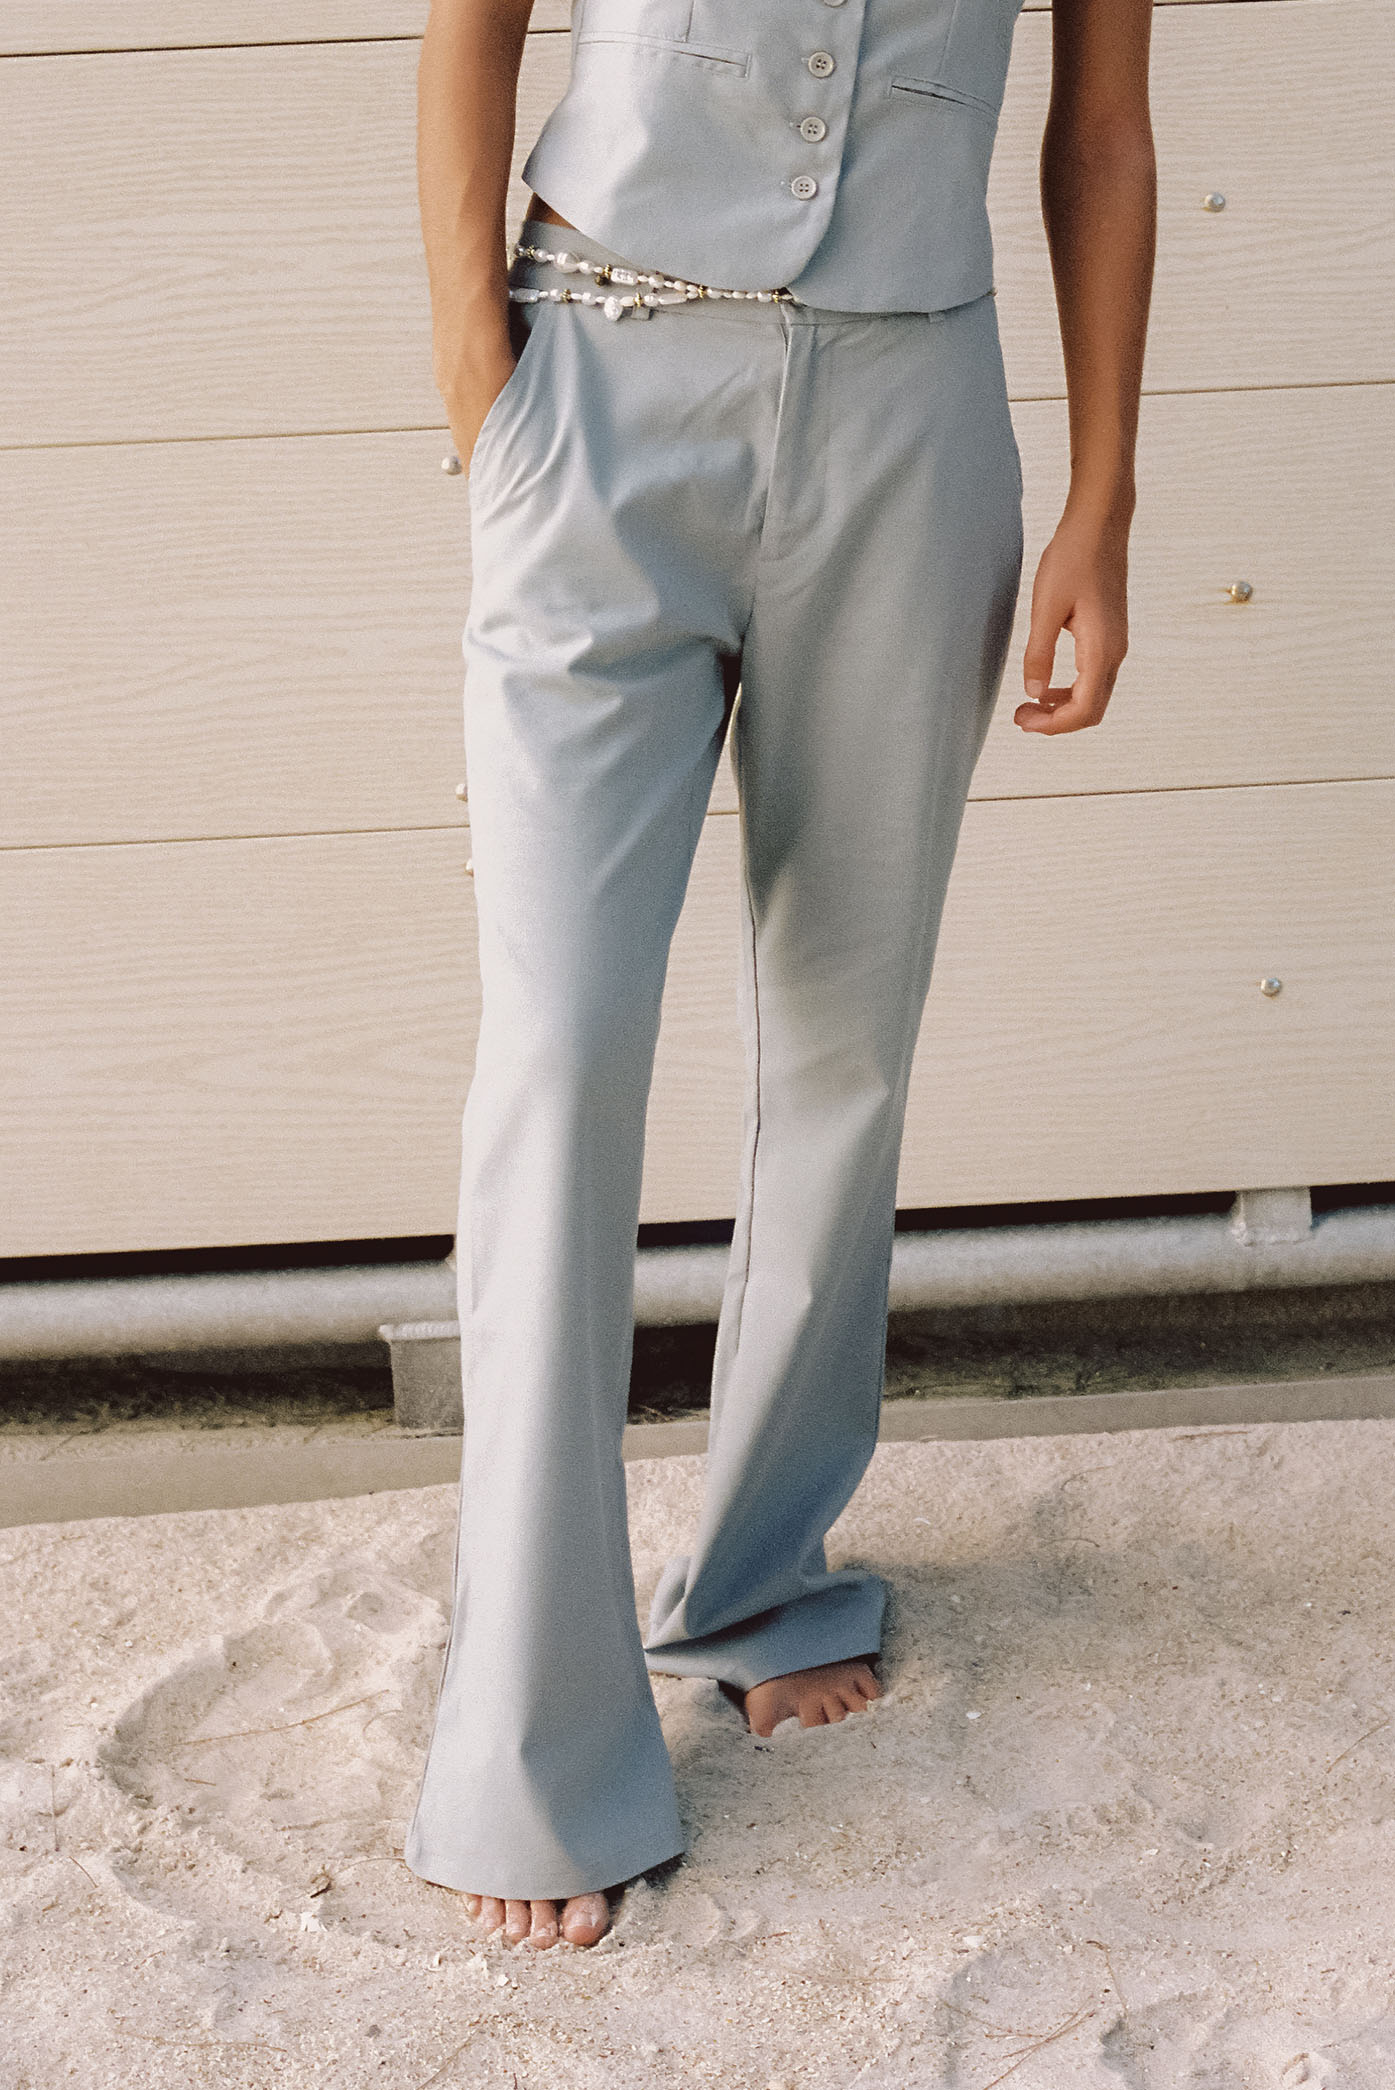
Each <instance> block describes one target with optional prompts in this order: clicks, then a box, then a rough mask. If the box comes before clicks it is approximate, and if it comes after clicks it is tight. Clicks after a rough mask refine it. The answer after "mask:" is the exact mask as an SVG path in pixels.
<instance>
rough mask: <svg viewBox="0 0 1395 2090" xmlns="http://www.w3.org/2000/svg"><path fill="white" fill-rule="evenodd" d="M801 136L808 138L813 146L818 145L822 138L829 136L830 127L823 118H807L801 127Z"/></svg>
mask: <svg viewBox="0 0 1395 2090" xmlns="http://www.w3.org/2000/svg"><path fill="white" fill-rule="evenodd" d="M799 135H800V137H801V138H807V139H808V141H809V143H810V144H811V145H817V144H818V142H819V140H820V139H821V138H826V137H827V136H828V125H827V124H826V123H825V122H824V120H823V118H822V117H821V116H806V117H805V119H804V121H803V122H802V123H801V124H800V126H799Z"/></svg>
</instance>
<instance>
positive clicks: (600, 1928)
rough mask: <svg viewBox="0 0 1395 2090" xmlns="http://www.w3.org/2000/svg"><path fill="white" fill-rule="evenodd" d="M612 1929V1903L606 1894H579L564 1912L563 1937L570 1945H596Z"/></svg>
mask: <svg viewBox="0 0 1395 2090" xmlns="http://www.w3.org/2000/svg"><path fill="white" fill-rule="evenodd" d="M609 1928H610V1903H609V1902H608V1901H607V1900H606V1898H605V1896H604V1894H577V1895H574V1896H573V1898H572V1899H571V1900H570V1901H569V1902H568V1903H567V1906H566V1908H565V1909H564V1910H563V1911H562V1935H563V1937H564V1938H565V1939H566V1940H567V1942H568V1944H569V1945H594V1944H595V1943H596V1942H597V1940H598V1939H600V1938H603V1937H604V1936H605V1934H606V1932H607V1930H608V1929H609Z"/></svg>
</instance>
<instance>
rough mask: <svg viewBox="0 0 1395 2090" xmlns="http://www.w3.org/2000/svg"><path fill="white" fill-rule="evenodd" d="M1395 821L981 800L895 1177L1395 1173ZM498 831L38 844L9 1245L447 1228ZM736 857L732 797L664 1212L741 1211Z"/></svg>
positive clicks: (686, 931)
mask: <svg viewBox="0 0 1395 2090" xmlns="http://www.w3.org/2000/svg"><path fill="white" fill-rule="evenodd" d="M1393 827H1395V784H1391V783H1365V784H1345V785H1310V786H1289V787H1277V788H1270V789H1263V790H1253V791H1212V792H1175V793H1159V794H1155V795H1144V796H1136V797H1130V798H1092V799H1078V800H1074V801H1063V800H1045V801H1043V800H1018V801H999V802H997V803H995V804H991V805H977V806H973V807H971V808H970V809H969V813H968V817H967V820H966V825H965V832H964V840H963V844H962V846H961V852H960V859H959V864H958V866H957V868H956V871H955V877H954V882H953V887H952V890H951V896H950V904H949V908H948V912H947V918H946V922H945V928H944V934H943V938H942V942H941V949H940V958H939V962H938V965H937V968H936V979H935V984H934V987H933V988H932V992H931V1006H930V1013H929V1016H928V1018H927V1024H926V1030H925V1034H924V1037H923V1039H922V1043H921V1048H920V1052H919V1054H918V1057H917V1063H916V1073H915V1079H914V1087H913V1093H912V1104H911V1112H910V1118H909V1122H908V1129H907V1142H906V1152H905V1165H904V1168H903V1172H902V1179H901V1189H900V1196H901V1202H902V1204H903V1205H907V1206H916V1205H930V1204H961V1203H962V1204H970V1203H979V1202H997V1201H1003V1202H1011V1201H1020V1200H1031V1199H1038V1198H1040V1199H1050V1198H1070V1197H1094V1196H1115V1195H1119V1196H1123V1195H1140V1194H1158V1193H1161V1192H1166V1191H1190V1190H1211V1189H1229V1188H1234V1187H1237V1186H1240V1185H1244V1186H1251V1185H1263V1184H1283V1183H1303V1182H1333V1181H1338V1182H1340V1181H1349V1180H1352V1179H1371V1180H1379V1179H1380V1178H1381V1177H1382V1176H1385V1175H1392V1174H1395V1122H1393V1121H1392V1119H1391V1115H1390V1111H1389V1096H1390V1093H1391V1086H1392V1079H1395V1039H1393V1038H1392V1031H1391V1026H1390V1023H1389V1009H1390V1006H1391V1002H1392V998H1395V957H1393V956H1392V950H1391V944H1390V937H1389V923H1390V920H1391V916H1392V911H1395V858H1393V857H1392V852H1391V849H1390V841H1389V837H1390V834H1391V832H1392V828H1393ZM467 847H468V842H467V838H466V837H465V836H463V835H461V834H459V833H450V832H436V833H425V834H404V835H353V836H338V837H304V838H291V839H277V840H269V841H256V842H226V843H220V842H204V843H194V844H184V845H165V846H159V847H151V848H145V847H131V848H116V849H72V850H23V851H12V852H8V853H7V854H6V855H5V856H4V858H3V859H0V884H3V888H4V891H3V905H0V925H3V927H2V928H0V934H2V935H3V937H4V939H5V942H6V945H7V946H8V947H7V948H5V949H3V950H0V963H2V964H3V968H4V970H3V977H4V978H5V980H6V982H7V984H8V985H9V986H10V988H11V1004H12V1011H13V1013H12V1017H11V1020H10V1022H9V1023H8V1024H7V1027H6V1033H5V1037H4V1040H3V1045H2V1046H0V1054H2V1057H0V1095H3V1097H4V1110H3V1120H2V1121H0V1173H3V1176H4V1179H5V1181H6V1184H7V1186H8V1188H7V1197H6V1200H5V1203H4V1207H3V1218H0V1226H2V1227H3V1232H0V1254H4V1255H42V1254H55V1255H56V1254H78V1253H91V1252H100V1251H110V1250H120V1249H135V1248H162V1247H163V1248H176V1247H195V1246H199V1245H203V1244H212V1243H220V1242H221V1243H232V1242H239V1241H275V1240H286V1241H291V1240H319V1239H330V1238H341V1239H350V1238H355V1237H359V1236H371V1235H378V1234H381V1235H392V1234H415V1233H429V1232H438V1231H440V1232H448V1231H450V1229H451V1227H452V1225H453V1202H452V1201H453V1197H454V1177H455V1170H456V1165H457V1156H458V1146H457V1131H458V1111H459V1105H460V1100H461V1097H462V1095H463V1091H464V1086H465V1082H466V1078H467V1070H468V1065H469V1059H470V1052H471V1048H472V1042H473V1034H474V1021H475V1014H476V999H475V997H476V989H475V977H474V966H473V960H472V956H471V946H470V936H469V927H468V910H469V895H470V888H469V883H468V880H466V879H465V878H464V876H463V875H462V873H463V861H464V856H465V852H466V849H467ZM736 849H737V833H736V822H735V821H734V820H733V819H730V818H717V819H713V820H710V821H709V822H708V826H707V832H706V834H705V836H704V838H703V843H702V846H701V849H700V851H699V856H698V863H697V866H696V868H695V871H694V876H693V883H692V887H691V889H690V893H689V902H688V906H687V908H686V909H685V913H684V919H683V921H682V923H681V924H680V927H679V932H678V937H677V939H676V941H675V947H674V952H673V960H672V965H671V968H670V981H669V992H668V996H667V999H666V1002H665V1013H664V1028H663V1035H662V1039H661V1044H660V1051H659V1058H658V1064H657V1067H656V1073H655V1084H654V1091H653V1098H652V1107H651V1112H650V1150H649V1160H648V1169H647V1173H646V1183H645V1197H644V1217H645V1218H646V1219H648V1220H655V1221H659V1220H679V1219H701V1218H720V1217H722V1216H725V1215H729V1214H730V1212H731V1210H732V1206H733V1202H734V1195H735V1190H734V1186H735V1182H736V1168H737V1156H738V1142H739V1131H740V1104H741V1082H742V1074H741V1055H740V1048H739V1042H738V1038H737V1031H736V1022H735V985H734V983H735V977H736V967H737V925H738V917H737V883H736ZM1082 923H1086V924H1088V933H1085V931H1084V930H1083V929H1082ZM1266 975H1274V976H1277V977H1279V978H1280V979H1282V980H1283V982H1284V986H1283V992H1282V994H1280V995H1279V997H1278V998H1277V999H1275V1000H1268V999H1266V998H1265V997H1264V996H1263V995H1261V994H1260V992H1259V988H1258V982H1259V980H1260V979H1261V978H1262V977H1264V976H1266Z"/></svg>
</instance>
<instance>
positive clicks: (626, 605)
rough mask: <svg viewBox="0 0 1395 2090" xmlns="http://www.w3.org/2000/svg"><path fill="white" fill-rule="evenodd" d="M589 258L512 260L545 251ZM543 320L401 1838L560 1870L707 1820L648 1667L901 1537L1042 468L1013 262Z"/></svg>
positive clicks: (489, 1864) (537, 1892) (490, 765)
mask: <svg viewBox="0 0 1395 2090" xmlns="http://www.w3.org/2000/svg"><path fill="white" fill-rule="evenodd" d="M524 236H525V239H533V240H535V241H536V243H537V244H539V245H541V246H544V247H549V248H552V249H556V248H557V247H558V246H560V245H561V238H560V237H559V235H558V232H557V228H555V227H551V226H545V225H542V224H540V223H530V225H529V227H528V228H526V229H525V235H524ZM565 238H566V243H567V245H568V247H569V248H570V249H571V251H572V252H573V253H576V254H580V255H584V256H587V257H593V258H595V259H598V260H601V261H612V260H613V261H616V262H617V263H618V262H619V261H620V260H621V257H618V256H611V255H608V254H606V253H605V251H604V250H603V249H601V248H599V247H598V246H597V244H596V243H595V242H594V241H590V240H587V239H584V238H583V237H582V235H580V234H567V235H565ZM564 280H566V279H565V278H563V277H560V276H559V275H558V273H557V271H556V269H555V268H554V267H553V266H552V265H551V264H547V263H543V262H522V261H521V262H516V263H515V265H514V270H513V281H514V283H515V284H516V285H520V286H525V287H526V286H530V285H532V286H540V285H545V284H555V283H559V282H562V281H564ZM573 280H575V279H573ZM581 280H582V281H583V282H585V281H587V280H588V279H585V278H583V279H581ZM514 319H515V327H516V335H517V340H518V343H519V346H520V349H521V354H520V358H519V362H518V366H517V368H516V370H515V371H514V373H513V375H512V376H511V378H510V379H509V381H508V383H507V384H506V385H505V387H504V390H503V392H502V393H501V395H500V397H499V399H498V400H497V401H496V402H495V405H494V406H493V407H492V408H491V410H490V414H489V416H488V418H487V420H486V423H485V426H484V429H483V431H482V434H481V438H480V442H479V445H478V446H477V448H476V452H475V456H474V459H473V461H472V467H471V480H470V500H471V512H472V518H473V544H474V589H473V595H472V600H471V607H470V614H469V621H468V624H467V627H466V634H465V653H466V661H467V677H466V703H465V709H466V767H467V774H468V784H469V806H470V821H471V848H472V854H473V857H474V864H475V891H476V899H477V905H478V912H479V927H480V970H481V979H482V985H483V1014H482V1023H481V1030H480V1038H479V1046H478V1054H477V1060H476V1067H475V1074H474V1079H473V1083H472V1086H471V1089H470V1094H469V1099H468V1102H467V1105H466V1110H465V1119H464V1143H463V1162H462V1176H461V1203H460V1225H459V1235H458V1257H459V1271H460V1319H461V1328H462V1355H463V1360H464V1376H465V1437H464V1444H463V1451H462V1462H461V1496H460V1512H459V1521H458V1525H457V1534H456V1555H455V1565H454V1572H453V1582H454V1588H453V1611H452V1620H451V1631H450V1636H449V1640H448V1644H447V1648H446V1653H445V1656H444V1659H443V1663H442V1675H441V1684H440V1692H439V1698H438V1704H437V1710H436V1718H435V1725H434V1729H433V1733H432V1737H431V1742H430V1747H429V1750H428V1755H427V1761H426V1765H425V1770H424V1773H423V1777H422V1782H421V1788H420V1792H419V1795H418V1799H417V1803H416V1807H415V1811H414V1814H413V1817H412V1820H411V1824H410V1827H409V1831H408V1836H407V1841H406V1852H405V1855H406V1859H407V1863H408V1864H409V1865H410V1866H411V1867H412V1869H413V1870H414V1871H416V1872H417V1873H419V1874H420V1875H421V1876H423V1877H424V1878H427V1879H430V1880H434V1881H437V1882H439V1883H441V1884H443V1885H447V1886H452V1887H457V1888H461V1889H464V1890H466V1891H469V1892H473V1893H476V1894H480V1893H483V1894H489V1895H496V1896H499V1897H518V1898H526V1899H532V1898H544V1897H545V1898H549V1899H561V1898H564V1897H568V1896H572V1895H577V1894H581V1893H585V1892H588V1891H590V1890H593V1889H597V1888H601V1887H607V1886H613V1885H615V1884H616V1883H618V1882H620V1881H622V1880H625V1879H627V1878H632V1877H633V1876H635V1875H636V1874H638V1873H640V1872H642V1871H646V1870H648V1869H650V1868H652V1867H653V1866H655V1865H657V1864H659V1863H661V1862H662V1861H663V1860H665V1859H668V1858H670V1857H672V1856H674V1855H676V1854H677V1853H678V1852H679V1851H680V1850H681V1848H682V1846H683V1835H682V1830H681V1826H680V1822H679V1818H678V1812H677V1807H676V1801H675V1794H674V1788H673V1781H672V1774H671V1771H670V1766H669V1761H668V1756H667V1752H666V1750H665V1747H664V1741H663V1735H662V1732H661V1729H660V1725H659V1720H658V1716H657V1712H656V1709H655V1706H654V1701H653V1694H652V1690H651V1688H650V1684H649V1678H648V1674H647V1670H648V1669H653V1670H656V1671H664V1672H677V1673H681V1674H686V1675H693V1676H702V1677H709V1678H714V1679H716V1680H717V1681H718V1682H720V1683H724V1684H726V1685H728V1686H733V1687H735V1688H737V1689H738V1690H744V1689H748V1688H749V1687H751V1686H752V1685H754V1684H757V1683H759V1682H761V1681H763V1680H765V1679H766V1678H769V1677H772V1676H776V1675H782V1674H785V1673H787V1672H789V1671H791V1670H795V1669H801V1668H806V1667H811V1666H814V1665H816V1664H821V1663H827V1662H834V1661H838V1660H841V1659H843V1658H848V1657H854V1656H862V1655H866V1654H869V1653H872V1652H874V1651H875V1650H876V1649H877V1648H878V1647H879V1645H880V1622H881V1613H882V1605H883V1596H884V1591H883V1587H882V1584H881V1582H880V1580H879V1578H878V1577H876V1576H875V1575H872V1574H869V1573H861V1572H850V1571H833V1572H831V1571H830V1570H829V1569H828V1567H827V1565H826V1561H825V1555H824V1539H825V1535H826V1533H827V1531H828V1529H829V1527H830V1525H831V1524H832V1522H833V1521H834V1519H835V1518H836V1517H837V1516H838V1514H839V1513H840V1511H841V1510H842V1509H843V1508H844V1506H845V1505H846V1503H847V1502H848V1500H849V1499H850V1497H851V1495H852V1493H853V1490H854V1489H855V1487H856V1485H857V1483H858V1480H859V1479H860V1477H861V1475H862V1473H863V1472H864V1470H865V1468H866V1465H867V1462H868V1460H869V1458H870V1456H871V1453H872V1450H873V1447H874V1445H875V1441H876V1431H877V1420H878V1411H879V1406H880V1398H881V1384H882V1373H883V1364H884V1346H885V1328H886V1304H887V1283H888V1276H889V1270H890V1260H891V1247H892V1235H893V1226H894V1216H895V1198H896V1176H897V1164H898V1157H899V1151H900V1144H901V1132H902V1123H903V1117H904V1111H905V1099H906V1088H907V1082H908V1078H909V1073H910V1066H911V1058H912V1054H913V1051H914V1047H915V1041H916V1035H917V1031H918V1027H919V1023H920V1018H921V1013H922V1008H923V1004H924V1000H925V994H926V990H927V987H928V984H929V978H930V970H931V962H932V957H933V953H934V947H935V940H936V934H937V931H938V926H939V920H940V912H941V907H942V903H943V900H944V894H945V889H946V884H947V881H948V878H949V872H950V866H951V863H952V860H953V855H954V850H955V845H956V841H957V837H958V831H959V825H960V820H961V816H962V812H963V806H964V801H965V798H966V795H967V791H968V786H969V779H970V775H971V772H972V770H973V766H974V762H975V760H976V758H977V755H978V752H979V749H980V747H981V744H982V740H983V736H984V733H985V731H986V729H987V725H988V720H989V717H990V714H991V711H992V708H993V704H994V702H995V699H996V697H997V694H998V690H999V688H1000V685H1001V680H1002V675H1003V670H1004V667H1005V663H1006V653H1007V646H1008V641H1009V637H1010V633H1011V628H1012V620H1013V614H1014V608H1015V603H1016V598H1017V591H1018V586H1019V581H1020V575H1021V564H1022V511H1021V493H1022V482H1021V474H1020V467H1019V459H1018V452H1017V445H1016V442H1015V440H1014V436H1013V431H1012V424H1011V417H1010V413H1009V409H1008V402H1007V392H1006V384H1005V380H1004V374H1003V366H1002V358H1001V353H1000V349H999V342H998V331H997V313H996V305H995V301H994V299H993V296H992V295H991V293H990V294H989V295H988V296H985V297H983V298H980V299H977V300H975V301H974V302H973V303H971V304H967V305H961V306H957V307H955V308H953V309H952V310H949V311H944V312H939V313H934V314H928V315H927V314H917V313H891V314H874V315H857V314H846V313H830V312H823V311H819V310H815V309H812V308H809V307H805V306H799V305H794V304H790V303H768V304H761V303H756V302H743V303H727V302H725V301H709V300H703V301H699V302H694V303H690V304H686V305H684V306H682V307H679V308H677V309H666V310H662V311H660V312H658V313H656V314H655V315H654V316H653V317H652V318H650V319H648V320H640V319H639V318H637V317H636V316H635V315H633V314H629V315H627V316H626V317H625V318H624V319H623V320H621V321H620V322H619V323H616V322H614V321H612V320H609V319H607V318H606V317H605V315H604V312H603V311H602V310H600V309H597V308H595V307H588V306H583V305H573V304H565V305H563V304H555V303H547V302H539V303H536V304H531V305H521V306H515V307H514ZM738 678H739V682H740V701H739V704H738V705H737V708H736V712H735V716H734V719H732V721H731V731H732V736H733V751H734V756H735V764H736V770H737V776H738V782H739V788H740V798H741V822H742V835H743V862H744V894H743V902H742V905H743V920H744V944H745V964H744V971H743V984H742V1023H743V1030H744V1035H745V1041H746V1050H747V1068H748V1083H747V1096H746V1112H745V1137H744V1152H743V1160H742V1168H741V1180H740V1184H739V1188H738V1195H737V1225H736V1236H735V1241H734V1245H733V1250H732V1258H731V1266H730V1276H729V1279H728V1283H727V1289H726V1295H725V1299H724V1303H723V1308H722V1317H721V1326H720V1330H719V1335H718V1345H717V1359H716V1368H715V1375H714V1385H713V1411H712V1429H711V1440H710V1448H709V1452H708V1464H707V1485H706V1499H705V1506H704V1509H703V1512H702V1517H701V1521H700V1525H699V1529H698V1531H697V1533H696V1535H695V1539H694V1543H693V1547H692V1550H691V1552H690V1553H689V1554H688V1555H686V1556H685V1557H683V1558H681V1559H677V1560H673V1561H671V1562H670V1563H669V1565H668V1567H667V1568H666V1570H665V1571H664V1574H663V1576H662V1578H661V1581H660V1585H659V1588H658V1591H657V1593H656V1595H655V1598H654V1602H653V1607H652V1611H651V1615H650V1622H649V1630H648V1635H647V1639H646V1638H644V1637H643V1636H642V1635H641V1631H640V1627H639V1624H638V1621H637V1617H636V1607H635V1592H634V1586H633V1581H632V1576H631V1569H630V1560H629V1546H628V1533H627V1526H626V1515H625V1489H624V1473H623V1467H622V1464H621V1455H620V1453H621V1433H622V1430H623V1427H624V1420H625V1406H626V1391H627V1386H628V1377H629V1365H630V1356H631V1346H632V1336H633V1292H632V1287H633V1258H634V1249H635V1236H636V1227H637V1223H638V1214H639V1196H640V1177H641V1169H642V1161H643V1148H644V1125H645V1112H646V1103H647V1097H648V1088H649V1081H650V1073H651V1066H652V1060H653V1052H654V1045H655V1039H656V1035H657V1030H658V1023H659V1010H660V1001H661V996H662V991H663V985H664V975H665V968H666V965H667V958H668V949H669V942H670V938H671V936H672V932H673V929H674V925H675V923H676V921H677V917H678V913H679V910H680V907H681V905H682V900H683V895H684V891H685V887H686V884H687V879H688V874H689V870H690V867H691V863H692V858H693V854H694V851H695V849H696V846H697V842H698V838H699V835H700V833H701V830H702V824H703V820H704V817H705V815H706V811H707V803H708V797H709V793H710V789H711V784H712V779H713V775H714V772H715V768H716V764H717V760H718V756H719V753H720V749H721V745H722V740H723V735H724V732H725V731H726V728H727V724H728V719H729V716H730V709H731V697H732V693H733V691H734V690H735V688H736V685H737V681H738Z"/></svg>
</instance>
